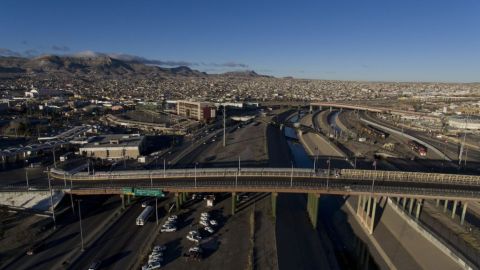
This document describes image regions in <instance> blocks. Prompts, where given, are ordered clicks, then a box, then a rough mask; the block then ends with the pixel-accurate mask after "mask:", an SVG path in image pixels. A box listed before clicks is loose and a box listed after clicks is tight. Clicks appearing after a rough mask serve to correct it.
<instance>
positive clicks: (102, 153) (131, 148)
mask: <svg viewBox="0 0 480 270" xmlns="http://www.w3.org/2000/svg"><path fill="white" fill-rule="evenodd" d="M144 145H145V136H140V135H137V134H130V135H129V134H109V135H101V136H96V137H94V138H93V139H92V140H91V141H90V142H89V143H87V144H85V145H83V146H82V147H80V150H79V152H80V154H81V155H83V156H87V157H93V158H101V159H137V158H138V157H139V156H141V155H142V153H143V151H144Z"/></svg>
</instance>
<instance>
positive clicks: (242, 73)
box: [220, 70, 272, 78]
mask: <svg viewBox="0 0 480 270" xmlns="http://www.w3.org/2000/svg"><path fill="white" fill-rule="evenodd" d="M220 75H223V76H227V77H250V78H255V77H272V76H268V75H260V74H258V73H256V72H255V71H253V70H242V71H230V72H225V73H223V74H220Z"/></svg>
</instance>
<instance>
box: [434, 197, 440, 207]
mask: <svg viewBox="0 0 480 270" xmlns="http://www.w3.org/2000/svg"><path fill="white" fill-rule="evenodd" d="M439 205H440V199H437V202H436V204H435V206H437V207H438V206H439Z"/></svg>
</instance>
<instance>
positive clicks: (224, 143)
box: [223, 104, 227, 147]
mask: <svg viewBox="0 0 480 270" xmlns="http://www.w3.org/2000/svg"><path fill="white" fill-rule="evenodd" d="M226 129H227V126H226V112H225V104H224V105H223V147H225V146H226V145H227V137H226Z"/></svg>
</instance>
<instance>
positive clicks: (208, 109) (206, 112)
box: [177, 100, 216, 122]
mask: <svg viewBox="0 0 480 270" xmlns="http://www.w3.org/2000/svg"><path fill="white" fill-rule="evenodd" d="M177 114H178V115H180V116H185V117H188V118H191V119H195V120H198V121H203V122H208V121H210V120H211V119H214V118H215V115H216V109H215V106H214V105H213V104H212V103H209V102H193V101H185V100H179V101H177Z"/></svg>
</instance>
